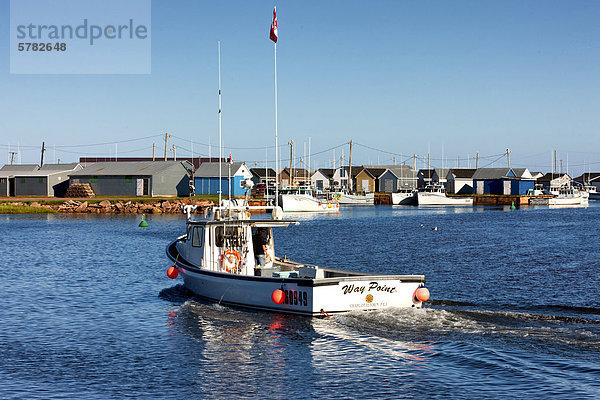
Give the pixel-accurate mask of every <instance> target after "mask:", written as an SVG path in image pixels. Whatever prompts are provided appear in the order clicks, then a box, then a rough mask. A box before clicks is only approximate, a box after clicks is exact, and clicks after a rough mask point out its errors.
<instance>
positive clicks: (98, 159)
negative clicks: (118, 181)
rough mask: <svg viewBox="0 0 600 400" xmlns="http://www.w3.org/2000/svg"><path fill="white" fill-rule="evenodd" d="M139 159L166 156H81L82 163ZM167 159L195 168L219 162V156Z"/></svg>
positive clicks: (136, 160) (225, 160) (133, 160)
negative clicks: (185, 163)
mask: <svg viewBox="0 0 600 400" xmlns="http://www.w3.org/2000/svg"><path fill="white" fill-rule="evenodd" d="M221 160H222V161H223V162H227V159H226V158H225V157H223V158H222V159H221ZM138 161H153V162H161V161H164V157H160V155H159V156H158V157H117V158H115V157H79V162H80V163H82V164H86V166H87V165H89V164H93V163H98V162H138ZM167 161H188V162H190V163H191V164H192V165H193V166H194V168H198V167H199V166H200V164H202V163H205V162H219V157H210V158H209V157H193V158H192V157H177V160H174V159H173V157H167Z"/></svg>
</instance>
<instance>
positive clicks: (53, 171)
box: [12, 163, 81, 177]
mask: <svg viewBox="0 0 600 400" xmlns="http://www.w3.org/2000/svg"><path fill="white" fill-rule="evenodd" d="M46 166H48V168H45V167H46ZM77 170H81V165H80V164H79V163H70V164H47V165H44V166H43V167H42V168H40V169H37V170H35V171H20V172H14V173H13V174H12V175H14V176H19V177H23V176H50V175H58V174H68V175H70V173H71V172H75V171H77Z"/></svg>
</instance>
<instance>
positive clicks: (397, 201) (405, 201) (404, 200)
mask: <svg viewBox="0 0 600 400" xmlns="http://www.w3.org/2000/svg"><path fill="white" fill-rule="evenodd" d="M415 203H416V197H415V193H414V192H410V193H404V192H400V193H392V205H394V206H398V205H409V204H415Z"/></svg>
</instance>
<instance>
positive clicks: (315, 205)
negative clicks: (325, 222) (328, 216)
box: [279, 188, 340, 213]
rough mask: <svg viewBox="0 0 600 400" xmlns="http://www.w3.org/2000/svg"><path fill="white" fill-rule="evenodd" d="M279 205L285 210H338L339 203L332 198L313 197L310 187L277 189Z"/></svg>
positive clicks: (325, 211) (328, 211) (323, 211)
mask: <svg viewBox="0 0 600 400" xmlns="http://www.w3.org/2000/svg"><path fill="white" fill-rule="evenodd" d="M279 205H280V206H281V208H282V210H283V211H285V212H320V213H330V212H339V211H340V203H339V201H337V200H335V199H333V198H327V197H321V198H318V197H315V196H314V194H313V190H312V189H311V188H287V189H281V190H279Z"/></svg>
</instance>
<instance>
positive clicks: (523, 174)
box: [512, 168, 535, 179]
mask: <svg viewBox="0 0 600 400" xmlns="http://www.w3.org/2000/svg"><path fill="white" fill-rule="evenodd" d="M512 170H513V172H514V173H515V176H516V177H517V178H520V179H535V178H534V177H533V175H531V172H529V170H528V169H527V168H513V169H512Z"/></svg>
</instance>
